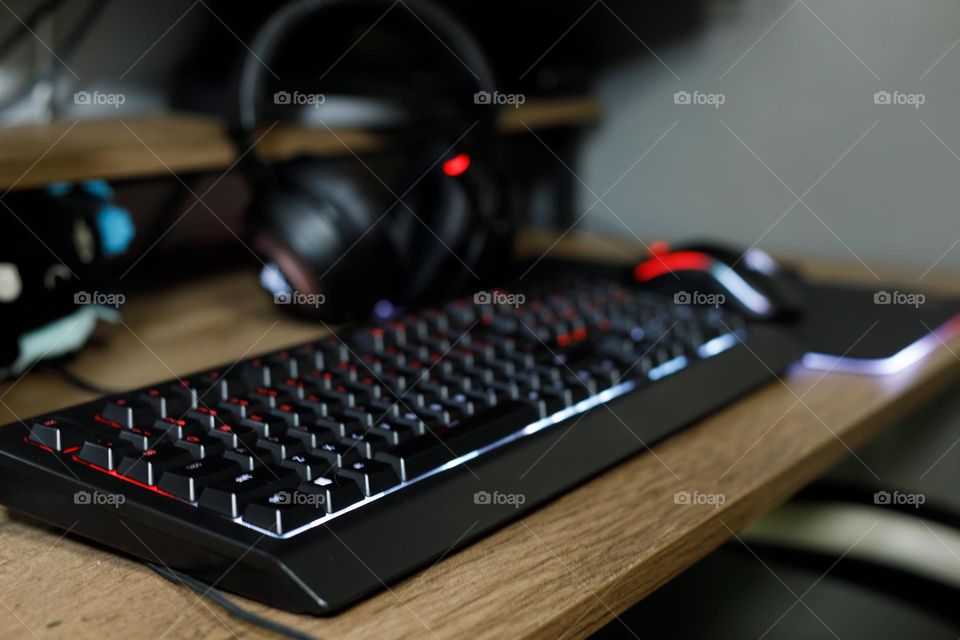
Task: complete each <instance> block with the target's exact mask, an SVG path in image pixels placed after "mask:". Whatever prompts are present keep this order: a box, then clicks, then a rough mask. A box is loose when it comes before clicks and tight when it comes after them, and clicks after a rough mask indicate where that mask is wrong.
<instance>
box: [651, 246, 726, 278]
mask: <svg viewBox="0 0 960 640" xmlns="http://www.w3.org/2000/svg"><path fill="white" fill-rule="evenodd" d="M711 262H713V260H712V259H711V258H710V256H708V255H707V254H705V253H701V252H699V251H677V252H675V253H667V254H664V255H660V256H656V257H653V258H651V259H649V260H646V261H645V262H641V263H640V264H638V265H637V266H636V268H635V269H634V270H633V278H634V280H636V281H638V282H646V281H647V280H651V279H653V278H656V277H658V276H662V275H663V274H665V273H673V272H674V271H706V270H707V269H709V268H710V264H711Z"/></svg>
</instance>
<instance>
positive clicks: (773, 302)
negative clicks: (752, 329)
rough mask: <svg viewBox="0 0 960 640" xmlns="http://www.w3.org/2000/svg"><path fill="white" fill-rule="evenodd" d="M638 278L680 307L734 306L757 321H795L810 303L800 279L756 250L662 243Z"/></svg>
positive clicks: (637, 269) (637, 270)
mask: <svg viewBox="0 0 960 640" xmlns="http://www.w3.org/2000/svg"><path fill="white" fill-rule="evenodd" d="M633 277H634V279H635V280H636V281H637V282H640V283H643V284H645V285H647V286H649V287H651V288H654V289H656V290H658V291H661V292H668V293H670V294H672V295H673V296H674V300H675V301H676V302H678V303H690V304H707V305H718V304H727V303H729V304H731V305H733V306H734V307H735V308H736V309H737V310H738V311H739V312H740V313H743V314H745V315H747V316H748V317H751V318H753V319H754V320H761V321H771V320H778V321H783V320H795V319H796V318H797V317H798V316H799V315H800V314H801V312H802V310H803V308H804V306H805V303H806V285H805V284H804V283H803V282H802V281H801V280H800V277H799V276H798V275H797V274H796V273H795V272H793V271H792V270H790V269H787V268H786V267H784V266H783V265H781V264H779V263H778V262H777V261H776V260H774V259H773V258H772V257H771V256H770V255H769V254H768V253H766V252H765V251H762V250H760V249H757V248H756V247H751V248H750V249H748V250H746V251H736V250H734V249H732V248H729V247H723V246H721V245H718V244H714V243H697V244H689V245H684V246H681V247H677V248H675V249H674V248H670V247H669V246H668V245H666V244H665V243H656V244H655V245H654V246H653V247H652V251H651V252H650V256H649V257H647V258H646V259H645V260H643V261H641V262H640V263H639V264H637V265H636V267H634V269H633Z"/></svg>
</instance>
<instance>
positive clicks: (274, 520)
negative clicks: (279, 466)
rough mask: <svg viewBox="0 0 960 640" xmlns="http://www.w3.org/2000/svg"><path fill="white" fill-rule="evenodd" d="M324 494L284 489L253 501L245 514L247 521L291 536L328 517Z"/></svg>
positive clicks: (244, 517)
mask: <svg viewBox="0 0 960 640" xmlns="http://www.w3.org/2000/svg"><path fill="white" fill-rule="evenodd" d="M325 499H326V496H325V495H324V494H323V493H321V492H310V493H306V492H301V491H299V490H297V489H294V490H286V489H281V490H279V491H275V492H274V493H272V494H270V495H269V496H267V497H266V498H264V499H262V500H257V501H255V502H252V503H251V504H249V505H248V506H247V508H246V509H245V510H244V512H243V519H244V521H245V522H249V523H250V524H254V525H256V526H258V527H262V528H264V529H267V530H269V531H273V532H274V533H279V534H283V533H287V532H289V531H291V530H293V529H296V528H297V527H302V526H303V525H306V524H309V523H311V522H313V521H314V520H318V519H320V518H322V517H324V516H325V515H327V510H326V506H325V505H324V504H323V502H324V500H325Z"/></svg>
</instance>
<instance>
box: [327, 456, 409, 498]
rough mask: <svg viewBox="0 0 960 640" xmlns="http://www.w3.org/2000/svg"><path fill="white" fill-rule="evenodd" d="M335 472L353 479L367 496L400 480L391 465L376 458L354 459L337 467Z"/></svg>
mask: <svg viewBox="0 0 960 640" xmlns="http://www.w3.org/2000/svg"><path fill="white" fill-rule="evenodd" d="M336 474H337V475H339V476H342V477H344V478H351V479H353V480H355V481H356V483H357V485H358V486H359V487H360V490H361V491H363V493H364V495H367V496H372V495H375V494H378V493H380V492H382V491H384V490H386V489H389V488H390V487H392V486H394V485H396V484H398V483H399V482H400V478H399V477H397V473H396V472H395V471H394V470H393V467H392V466H390V465H389V464H385V463H383V462H379V461H377V460H364V459H360V460H355V461H354V462H352V463H350V464H349V465H346V466H344V467H341V468H339V469H337V471H336Z"/></svg>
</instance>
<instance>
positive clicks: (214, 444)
mask: <svg viewBox="0 0 960 640" xmlns="http://www.w3.org/2000/svg"><path fill="white" fill-rule="evenodd" d="M174 446H177V447H180V448H181V449H183V450H184V451H186V452H187V453H189V454H190V455H191V456H193V457H194V458H195V459H197V460H199V459H202V458H209V457H211V456H219V455H221V454H222V453H223V452H224V451H225V450H226V444H225V443H224V442H223V440H221V439H220V438H214V437H213V436H211V435H209V434H206V433H203V434H189V435H186V436H184V437H183V439H181V440H178V441H177V442H176V444H175V445H174Z"/></svg>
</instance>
